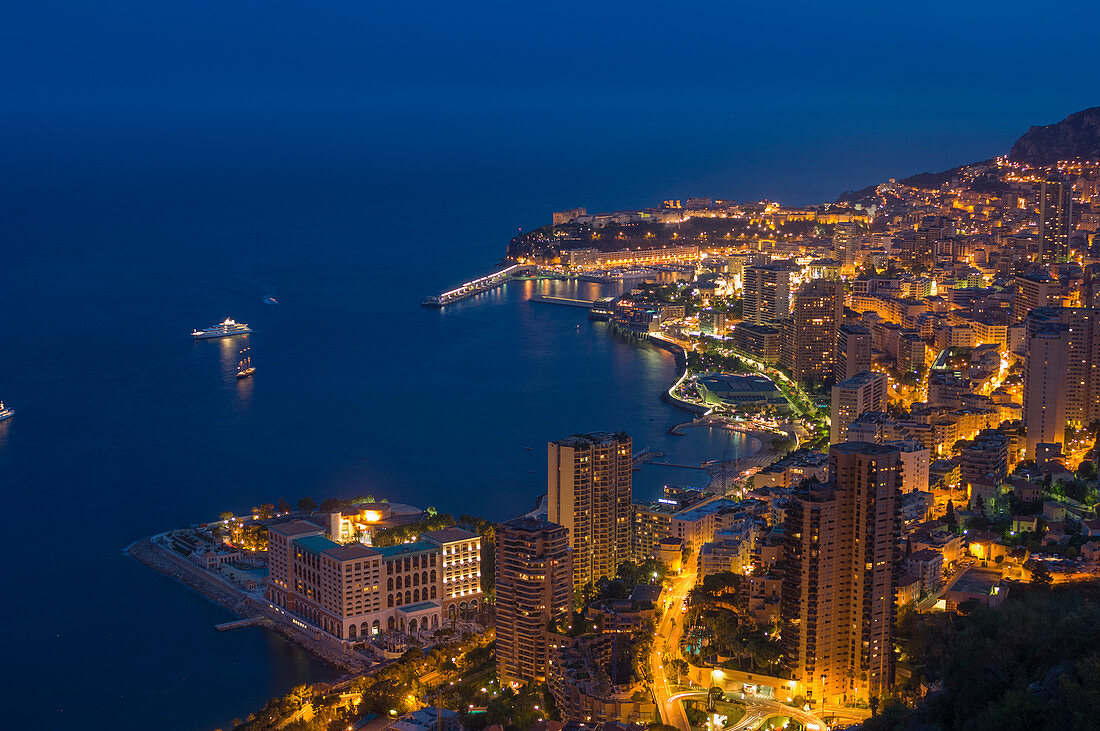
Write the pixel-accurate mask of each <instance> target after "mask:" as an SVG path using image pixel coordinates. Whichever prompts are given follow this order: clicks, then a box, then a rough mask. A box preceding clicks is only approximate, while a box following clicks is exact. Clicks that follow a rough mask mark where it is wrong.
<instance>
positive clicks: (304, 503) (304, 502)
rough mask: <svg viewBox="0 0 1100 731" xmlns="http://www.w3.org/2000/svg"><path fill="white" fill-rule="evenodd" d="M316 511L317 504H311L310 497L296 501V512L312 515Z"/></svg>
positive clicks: (311, 499)
mask: <svg viewBox="0 0 1100 731" xmlns="http://www.w3.org/2000/svg"><path fill="white" fill-rule="evenodd" d="M316 509H317V503H315V502H313V498H311V497H304V498H302V499H301V500H299V501H298V510H301V511H302V512H303V513H312V512H313V511H314V510H316Z"/></svg>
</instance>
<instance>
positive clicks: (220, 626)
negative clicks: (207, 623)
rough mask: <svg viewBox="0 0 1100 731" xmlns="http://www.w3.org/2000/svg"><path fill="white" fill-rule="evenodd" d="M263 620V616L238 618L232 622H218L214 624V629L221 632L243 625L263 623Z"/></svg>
mask: <svg viewBox="0 0 1100 731" xmlns="http://www.w3.org/2000/svg"><path fill="white" fill-rule="evenodd" d="M263 621H264V618H263V617H246V618H245V619H237V620H234V621H232V622H222V623H221V624H216V625H214V629H216V630H218V631H219V632H228V631H229V630H231V629H240V628H241V627H251V626H252V625H254V624H261V623H262V622H263Z"/></svg>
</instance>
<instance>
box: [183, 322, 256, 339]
mask: <svg viewBox="0 0 1100 731" xmlns="http://www.w3.org/2000/svg"><path fill="white" fill-rule="evenodd" d="M250 332H252V330H251V329H250V328H249V327H248V325H245V324H244V323H243V322H237V321H236V320H234V319H232V318H230V317H227V318H225V319H224V320H222V321H221V322H219V323H218V324H217V325H211V326H210V327H208V328H206V329H205V330H194V331H192V333H191V337H193V338H195V340H205V339H207V338H229V337H233V336H234V335H246V334H248V333H250Z"/></svg>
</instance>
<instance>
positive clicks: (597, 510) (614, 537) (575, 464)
mask: <svg viewBox="0 0 1100 731" xmlns="http://www.w3.org/2000/svg"><path fill="white" fill-rule="evenodd" d="M632 457H633V452H632V447H631V439H630V436H629V435H628V434H623V433H621V432H620V433H611V432H597V433H593V434H582V435H576V436H572V437H569V438H567V439H561V440H558V441H556V442H550V443H549V444H548V445H547V477H546V492H547V501H548V502H547V513H548V517H549V519H550V521H551V522H553V523H557V524H558V525H561V526H564V527H565V529H566V530H567V531H568V532H569V545H570V547H571V548H572V549H573V580H574V581H575V582H576V583H577V585H578V586H583V585H584V584H587V583H588V582H590V581H591V582H595V581H598V580H599V579H600V578H602V577H605V576H607V577H610V576H614V575H615V570H616V569H617V568H618V566H619V564H620V563H622V562H623V561H627V560H629V559H630V555H631V553H630V539H631V535H630V533H631V517H632V508H631V499H630V498H631V481H632V469H633V464H632V461H631V460H632Z"/></svg>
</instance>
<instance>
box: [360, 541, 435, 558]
mask: <svg viewBox="0 0 1100 731" xmlns="http://www.w3.org/2000/svg"><path fill="white" fill-rule="evenodd" d="M437 549H438V546H436V545H435V544H434V543H429V542H428V541H417V542H416V543H398V544H397V545H396V546H382V547H377V548H375V550H376V551H378V552H379V553H380V554H382V556H384V557H385V558H393V557H394V556H411V555H413V554H414V553H425V552H427V551H435V550H437Z"/></svg>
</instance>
